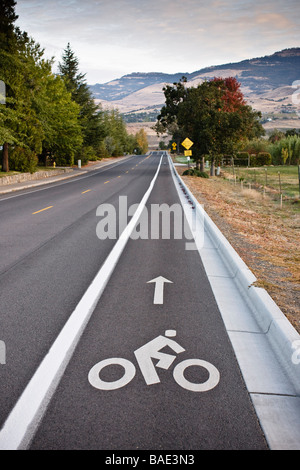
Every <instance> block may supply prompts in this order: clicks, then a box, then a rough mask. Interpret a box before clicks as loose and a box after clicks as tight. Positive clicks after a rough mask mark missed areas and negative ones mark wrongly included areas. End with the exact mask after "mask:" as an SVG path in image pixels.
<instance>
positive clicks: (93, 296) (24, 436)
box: [0, 157, 163, 450]
mask: <svg viewBox="0 0 300 470" xmlns="http://www.w3.org/2000/svg"><path fill="white" fill-rule="evenodd" d="M162 158H163V157H161V159H160V162H159V165H158V168H157V171H156V173H155V176H154V178H153V179H152V181H151V183H150V186H149V188H148V190H147V191H146V193H145V194H144V197H143V199H142V200H141V202H140V204H139V206H138V208H137V210H136V212H135V213H134V215H133V217H132V219H131V220H130V222H129V224H128V225H127V227H126V228H125V229H124V231H123V232H122V234H121V236H120V238H119V239H118V241H117V242H116V244H115V246H114V248H113V249H112V251H111V252H110V254H109V255H108V257H107V258H106V260H105V262H104V264H103V266H102V267H101V269H100V270H99V272H98V274H97V275H96V277H95V279H94V280H93V282H92V283H91V285H90V286H89V287H88V289H87V291H86V292H85V294H84V295H83V297H82V299H81V300H80V302H79V304H78V305H77V307H76V308H75V310H74V312H73V313H72V315H71V316H70V318H69V320H68V321H67V323H66V324H65V326H64V327H63V329H62V330H61V332H60V334H59V335H58V337H57V338H56V340H55V342H54V343H53V345H52V346H51V348H50V350H49V352H48V354H47V355H46V356H45V358H44V359H43V361H42V362H41V364H40V366H39V367H38V369H37V370H36V372H35V374H34V375H33V377H32V378H31V380H30V382H29V384H28V385H27V387H26V388H25V390H24V391H23V393H22V395H21V397H20V398H19V400H18V402H17V403H16V405H15V407H14V408H13V409H12V411H11V413H10V415H9V416H8V418H7V420H6V422H5V423H4V426H3V428H2V430H1V432H0V450H21V449H26V448H28V446H29V444H30V442H31V440H32V438H33V436H34V434H35V432H36V430H37V428H38V426H39V423H40V421H41V419H42V417H43V415H44V413H45V411H46V409H47V405H48V404H49V402H50V400H51V398H52V396H53V394H54V392H55V390H56V387H57V386H58V384H59V381H60V379H61V378H62V375H63V373H64V371H65V369H66V367H67V365H68V363H69V361H70V359H71V357H72V354H73V352H74V350H75V348H76V346H77V344H78V342H79V340H80V337H81V335H82V333H83V331H84V329H85V327H86V325H87V324H88V322H89V319H90V317H91V315H92V313H93V311H94V309H95V307H96V305H97V303H98V301H99V299H100V297H101V295H102V293H103V291H104V289H105V286H106V284H107V282H108V280H109V278H110V276H111V275H112V273H113V271H114V269H115V267H116V264H117V262H118V260H119V258H120V256H121V254H122V252H123V250H124V248H125V246H126V244H127V241H128V239H129V237H130V235H131V233H132V231H133V229H134V227H135V226H136V224H137V222H138V220H139V218H140V216H141V214H142V212H143V209H144V208H145V205H146V202H147V200H148V198H149V196H150V194H151V191H152V189H153V186H154V184H155V181H156V179H157V176H158V173H159V170H160V167H161V162H162Z"/></svg>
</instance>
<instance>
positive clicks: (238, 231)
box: [178, 167, 300, 333]
mask: <svg viewBox="0 0 300 470" xmlns="http://www.w3.org/2000/svg"><path fill="white" fill-rule="evenodd" d="M183 170H184V167H178V171H179V173H181V174H182V173H183ZM183 180H184V181H185V183H186V184H187V186H188V187H189V188H190V190H191V191H192V193H193V194H194V195H195V197H196V198H197V199H198V201H199V202H200V203H201V204H203V205H204V209H205V210H206V212H207V213H208V215H209V216H210V217H211V219H212V220H213V221H214V222H215V223H216V225H217V226H218V227H219V229H220V230H221V231H222V232H223V234H224V235H225V236H226V238H227V239H228V240H229V242H230V243H231V245H232V246H233V247H234V248H235V250H236V251H237V252H238V253H239V255H240V256H241V258H242V259H243V260H244V261H245V263H246V264H247V265H248V267H249V268H250V269H251V270H252V272H253V273H254V275H255V276H256V278H257V285H258V286H261V287H263V288H265V289H266V290H267V292H268V293H269V294H270V296H271V297H272V298H273V300H274V301H275V302H276V303H277V305H278V306H279V307H280V309H281V310H282V312H283V313H284V314H285V315H286V317H287V318H288V319H289V321H290V322H291V323H292V325H293V326H294V327H295V329H296V330H297V331H298V332H299V333H300V200H299V199H297V198H296V199H294V200H290V201H284V203H283V206H282V208H281V207H280V204H279V203H278V201H274V200H273V199H272V197H271V196H268V195H265V196H263V195H262V194H261V193H260V192H258V191H256V190H254V189H250V190H249V189H242V188H241V186H239V185H235V184H233V183H230V182H229V181H226V180H225V179H224V178H222V177H213V178H209V179H205V178H198V177H193V176H183Z"/></svg>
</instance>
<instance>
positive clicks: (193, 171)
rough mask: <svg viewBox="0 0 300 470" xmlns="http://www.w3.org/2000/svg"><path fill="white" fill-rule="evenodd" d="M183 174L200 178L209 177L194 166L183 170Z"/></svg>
mask: <svg viewBox="0 0 300 470" xmlns="http://www.w3.org/2000/svg"><path fill="white" fill-rule="evenodd" d="M183 176H199V177H200V178H209V176H208V174H207V173H205V171H200V170H197V169H196V168H189V169H188V170H185V171H184V172H183Z"/></svg>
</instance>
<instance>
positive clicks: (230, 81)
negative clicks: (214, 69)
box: [157, 77, 264, 166]
mask: <svg viewBox="0 0 300 470" xmlns="http://www.w3.org/2000/svg"><path fill="white" fill-rule="evenodd" d="M185 81H186V80H185V79H184V78H183V79H182V80H181V81H180V82H179V83H174V84H173V87H171V86H167V87H165V89H164V93H165V97H166V103H165V106H164V107H163V108H162V110H161V114H160V115H159V116H158V118H157V119H158V121H157V130H158V131H161V130H162V129H164V131H166V130H168V129H170V128H172V127H173V139H174V140H177V139H178V136H179V137H180V139H184V138H185V137H189V138H190V139H191V140H192V141H193V142H194V146H193V157H194V158H195V159H196V161H197V163H198V164H199V162H200V160H203V156H204V155H209V156H210V158H211V161H212V163H213V164H214V162H215V159H216V158H219V156H221V155H224V154H231V153H233V152H235V151H236V150H237V149H238V147H239V144H240V142H241V141H243V140H244V139H246V138H250V137H251V136H253V137H255V136H259V135H262V134H263V132H264V131H263V128H262V126H261V124H260V122H259V118H260V116H261V115H260V113H258V112H255V111H253V110H252V108H251V107H250V106H248V105H247V104H246V102H245V100H244V97H243V94H242V92H241V90H240V84H239V83H238V82H237V80H236V79H235V78H233V77H229V78H226V79H221V78H215V79H213V80H210V81H205V82H203V83H202V84H200V85H198V86H197V87H189V88H186V87H185ZM174 130H175V132H174ZM212 166H213V165H212Z"/></svg>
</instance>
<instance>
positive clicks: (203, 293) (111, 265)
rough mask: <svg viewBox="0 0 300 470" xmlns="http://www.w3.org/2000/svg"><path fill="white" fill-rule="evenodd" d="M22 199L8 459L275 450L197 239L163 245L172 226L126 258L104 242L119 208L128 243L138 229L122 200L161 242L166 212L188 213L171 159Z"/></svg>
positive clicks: (9, 275)
mask: <svg viewBox="0 0 300 470" xmlns="http://www.w3.org/2000/svg"><path fill="white" fill-rule="evenodd" d="M145 195H146V196H147V198H146V197H145ZM14 196H16V197H2V198H0V233H1V245H0V260H1V265H0V279H1V290H0V306H1V307H0V309H1V313H0V339H1V340H3V341H4V342H5V344H6V349H7V350H6V365H0V377H1V381H0V424H1V426H2V427H3V426H4V427H3V428H2V431H1V432H0V448H3V447H4V448H14V447H17V446H18V445H21V447H22V448H23V447H25V448H30V449H62V450H68V449H78V450H79V449H99V450H101V449H105V450H109V449H111V450H121V449H125V450H143V449H145V450H147V449H148V450H149V449H153V450H197V449H267V447H268V446H267V445H266V442H265V438H264V435H263V432H262V430H261V428H260V426H259V424H258V420H257V416H256V414H255V411H254V408H253V406H252V403H251V401H250V398H249V394H248V391H247V389H246V386H245V383H244V381H243V379H242V375H241V373H240V370H239V367H238V364H237V361H236V357H235V354H234V352H233V349H232V346H231V343H230V341H229V338H228V335H227V333H226V330H225V327H224V323H223V320H222V318H221V315H220V312H219V309H218V306H217V304H216V301H215V297H214V295H213V292H212V290H211V287H210V283H209V281H208V278H207V275H206V272H205V270H204V267H203V264H202V261H201V259H200V257H199V255H198V253H197V252H195V251H190V250H186V242H187V239H185V238H176V237H174V233H173V229H172V230H171V236H170V237H169V238H166V239H162V237H161V226H160V237H159V238H156V237H152V238H151V237H147V238H146V237H145V238H143V239H141V238H138V236H137V237H136V238H137V239H136V240H134V239H133V238H132V237H130V238H129V240H128V242H127V243H126V242H125V243H124V247H123V248H122V249H123V251H122V252H120V258H119V255H116V252H117V250H118V249H119V246H120V243H121V242H118V241H117V240H116V239H105V240H100V239H99V230H100V228H101V227H100V226H99V221H101V220H104V212H101V210H99V209H98V212H97V208H98V207H99V206H101V207H102V209H105V208H106V209H107V210H109V208H111V207H113V208H115V214H116V221H117V227H116V229H117V233H118V231H119V228H120V227H119V226H118V224H119V222H121V225H122V229H123V228H125V227H126V223H130V220H132V219H131V217H132V214H133V212H132V214H131V215H130V216H128V217H126V219H127V220H126V222H125V219H124V214H123V213H122V214H119V206H120V196H122V198H123V199H121V201H123V202H124V201H125V200H126V204H127V207H128V208H129V207H130V206H132V205H133V204H136V206H135V209H136V208H138V209H141V206H139V204H140V203H141V201H142V202H143V201H144V202H146V209H147V212H146V211H144V212H143V215H142V219H140V224H139V225H138V226H136V228H135V233H136V234H137V235H138V233H139V230H140V231H142V230H145V228H146V227H147V223H148V229H149V230H148V234H149V233H150V234H151V229H152V230H153V232H152V233H153V234H154V233H155V234H157V230H156V228H157V227H155V226H154V225H153V220H152V219H151V217H150V215H151V208H152V207H154V205H161V204H166V205H167V206H166V207H171V206H173V205H174V204H175V205H176V206H177V207H179V206H180V200H179V197H178V194H177V191H176V189H175V186H174V183H173V180H172V176H171V172H170V167H169V163H168V158H167V155H166V154H165V153H164V152H157V153H155V152H153V153H152V154H150V155H147V156H138V157H131V158H129V159H127V160H124V161H122V162H119V163H118V164H112V165H109V166H107V167H105V168H103V169H100V170H99V171H94V172H92V173H90V174H87V175H85V176H82V177H77V178H76V179H74V180H69V181H65V182H61V183H59V184H55V185H49V186H47V187H44V188H43V189H42V190H30V191H24V192H20V193H18V194H15V195H14ZM125 196H126V198H125ZM146 199H147V200H146ZM104 204H105V205H106V206H103V205H104ZM123 207H124V206H123ZM156 207H157V206H156ZM100 213H102V218H101V216H100V215H99V214H100ZM97 214H98V215H97ZM145 214H146V216H145ZM119 216H120V217H119ZM133 217H135V216H134V215H133ZM172 220H173V219H171V221H172ZM156 222H157V221H156ZM171 226H172V227H173V225H172V223H171ZM102 228H103V227H102ZM106 229H109V227H108V226H107V227H106ZM143 233H145V232H143ZM99 273H100V274H99ZM110 274H111V277H110ZM106 276H107V284H106V279H105V277H106ZM95 279H96V282H95V283H94V284H93V280H95ZM101 286H102V287H101ZM102 288H103V293H102V295H101V297H100V299H97V289H98V290H99V291H100V289H102ZM93 299H96V302H94V303H93ZM87 311H91V317H90V318H87V320H86V322H87V323H86V324H85V323H84V321H85V320H84V316H85V313H86V312H87ZM76 315H77V317H76V319H75V320H74V321H73V319H74V318H75V316H76ZM69 319H71V320H69ZM68 320H69V322H68ZM66 324H67V325H70V327H68V330H66V331H67V333H62V334H61V331H62V330H63V327H64V326H65V325H66ZM63 332H64V330H63ZM63 334H65V336H63ZM72 335H74V342H72V341H73V340H72V341H71V336H72ZM81 335H82V336H81ZM68 341H70V344H71V346H70V347H71V349H72V348H73V349H74V352H73V354H72V355H71V354H70V351H69V350H67V346H66V343H68ZM77 341H78V343H77ZM52 345H54V349H53V350H50V354H49V355H48V356H47V353H48V351H49V349H50V348H51V346H52ZM64 348H66V351H65V349H64ZM73 349H72V351H73ZM51 351H54V352H51ZM60 352H61V354H60ZM65 352H66V358H67V361H65V362H64V360H63V359H64V358H63V354H64V353H65ZM45 358H46V360H49V363H47V368H46V369H45V371H47V373H44V372H45V371H44V370H43V367H44V366H43V364H44V362H43V360H44V359H45ZM106 360H108V361H107V362H104V361H106ZM40 364H42V367H41V369H38V367H39V365H40ZM52 368H53V371H54V372H53V371H52ZM56 369H57V370H60V372H59V375H58V376H57V377H56V376H55V374H56ZM42 373H44V376H43V375H42ZM52 373H53V374H54V376H55V377H56V379H57V380H58V379H59V381H58V385H57V384H56V383H54V382H53V381H52V379H51V380H50V382H51V383H50V386H49V389H47V385H46V383H47V380H48V378H49V377H50V376H51V374H52ZM32 378H33V380H32ZM28 384H29V387H30V388H29V389H27V390H29V391H30V393H29V392H26V391H25V394H23V392H24V390H25V388H26V386H27V385H28ZM56 385H57V388H55V386H56ZM44 387H45V389H47V390H48V392H47V393H48V398H49V399H50V403H48V398H47V397H45V396H44ZM105 387H106V389H105ZM26 393H28V395H27V394H26ZM20 397H21V398H20ZM46 398H47V399H46ZM44 399H45V400H44ZM19 400H20V401H19ZM35 403H40V405H41V408H38V409H37V410H35V408H34V407H35ZM11 411H12V414H11V415H10V417H9V414H10V412H11ZM36 411H38V412H39V413H41V411H42V415H41V414H40V415H39V419H37V416H36V415H35V412H36ZM8 417H9V419H7V418H8ZM28 419H29V420H30V419H32V424H33V427H32V429H31V432H30V433H28V432H25V431H26V424H24V423H26V420H28ZM10 426H12V427H11V428H10ZM23 427H24V430H25V431H24V432H23ZM11 429H12V430H13V432H9V430H10V431H11Z"/></svg>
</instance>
